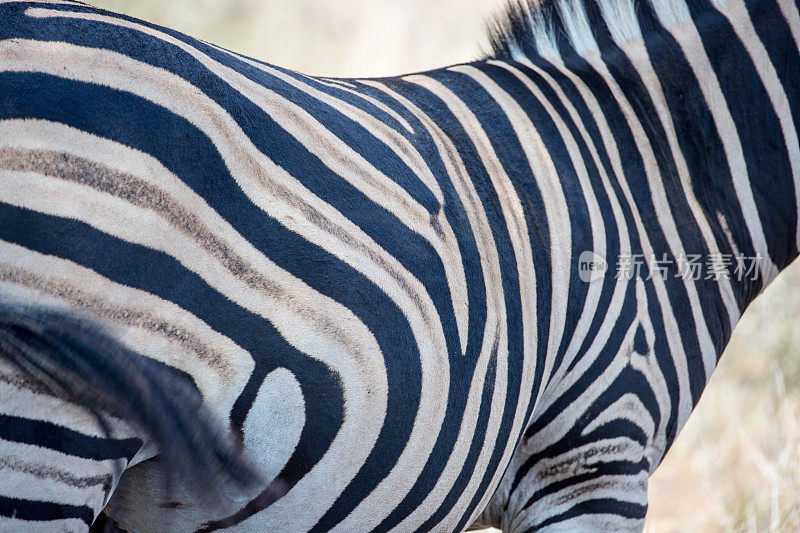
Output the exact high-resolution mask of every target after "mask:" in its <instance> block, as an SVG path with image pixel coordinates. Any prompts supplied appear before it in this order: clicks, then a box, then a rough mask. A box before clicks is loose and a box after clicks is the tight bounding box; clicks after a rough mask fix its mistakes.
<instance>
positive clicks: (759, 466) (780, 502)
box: [88, 0, 800, 533]
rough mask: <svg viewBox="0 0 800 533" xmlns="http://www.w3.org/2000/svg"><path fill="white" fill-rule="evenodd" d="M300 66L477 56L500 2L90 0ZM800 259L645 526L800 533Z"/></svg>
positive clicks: (679, 454)
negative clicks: (799, 263)
mask: <svg viewBox="0 0 800 533" xmlns="http://www.w3.org/2000/svg"><path fill="white" fill-rule="evenodd" d="M88 1H89V2H90V3H92V4H94V5H96V6H98V7H103V8H106V9H110V10H113V11H118V12H122V13H126V14H129V15H132V16H136V17H140V18H143V19H146V20H150V21H152V22H156V23H158V24H162V25H166V26H170V27H173V28H176V29H178V30H181V31H183V32H185V33H188V34H190V35H192V36H195V37H199V38H201V39H204V40H207V41H211V42H214V43H216V44H219V45H221V46H224V47H226V48H230V49H232V50H235V51H237V52H241V53H244V54H246V55H250V56H254V57H256V58H258V59H262V60H265V61H268V62H270V63H274V64H278V65H281V66H285V67H290V68H294V69H296V70H299V71H302V72H305V73H307V74H319V75H329V76H382V75H390V74H399V73H405V72H411V71H417V70H424V69H427V68H433V67H437V66H443V65H445V64H450V63H455V62H459V61H467V60H470V59H474V58H476V57H477V56H478V55H479V54H480V52H481V50H482V49H485V47H486V46H487V40H486V38H485V35H486V31H485V24H486V21H487V20H488V18H489V17H490V16H491V15H493V14H494V13H497V12H498V10H500V9H501V8H502V6H503V2H504V0H335V1H334V0H170V1H164V0H88ZM798 326H800V265H798V264H796V265H794V266H793V267H792V268H790V269H789V270H788V271H787V272H785V273H784V274H783V275H781V276H780V277H779V278H778V280H777V281H775V283H773V285H772V286H770V287H769V288H768V290H767V291H766V293H765V294H764V295H763V296H762V297H761V298H760V299H758V300H757V301H756V302H755V303H754V304H753V305H752V306H751V307H750V309H748V311H747V312H746V314H745V317H744V319H743V320H742V322H741V323H740V325H739V327H738V329H737V330H736V333H735V334H734V336H733V339H732V341H731V343H730V345H729V347H728V349H727V351H726V353H725V355H724V357H723V359H722V362H721V364H720V366H719V368H718V369H717V371H716V373H715V374H714V376H713V378H712V379H711V383H710V384H709V386H708V388H707V389H706V392H705V393H704V395H703V397H702V399H701V400H700V404H699V406H698V409H697V410H696V411H695V413H694V414H693V415H692V417H691V419H690V420H689V423H688V424H687V426H686V427H685V429H684V430H683V432H682V433H681V434H680V436H679V438H678V440H677V441H676V443H675V445H674V446H673V448H672V450H671V451H670V452H669V454H668V455H667V457H666V459H665V460H664V463H663V464H662V465H661V467H660V468H659V470H658V471H657V472H656V474H655V476H654V478H653V479H652V481H651V484H650V511H649V513H648V520H647V526H646V531H648V532H649V533H655V532H659V533H660V532H672V531H797V530H800V387H798V385H799V384H800V327H798Z"/></svg>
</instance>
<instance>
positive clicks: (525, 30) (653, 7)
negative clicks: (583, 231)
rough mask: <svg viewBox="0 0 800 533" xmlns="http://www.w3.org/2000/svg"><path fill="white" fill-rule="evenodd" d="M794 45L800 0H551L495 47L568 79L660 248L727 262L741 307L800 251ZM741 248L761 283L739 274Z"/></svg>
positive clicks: (504, 29) (799, 61)
mask: <svg viewBox="0 0 800 533" xmlns="http://www.w3.org/2000/svg"><path fill="white" fill-rule="evenodd" d="M798 39H800V15H798V8H797V5H796V4H795V3H794V2H793V0H728V1H726V0H710V1H699V2H695V1H692V2H685V1H684V0H653V1H652V2H643V1H642V2H635V1H634V0H597V2H584V1H582V0H553V1H545V2H544V3H543V4H542V5H541V6H540V7H538V8H531V12H530V14H529V16H521V14H520V13H511V14H510V15H509V20H508V21H506V22H505V23H501V25H500V29H499V30H498V31H497V32H496V33H495V35H494V36H493V40H494V42H493V46H494V51H495V56H496V57H497V58H502V59H505V60H514V61H518V62H520V63H523V64H526V65H528V66H530V67H531V68H533V69H534V70H535V69H539V70H543V71H546V72H553V73H554V76H562V77H563V76H566V78H567V80H566V81H562V82H561V84H562V85H565V86H566V85H569V86H570V87H569V89H566V88H565V91H566V92H569V91H570V90H573V91H575V92H576V93H579V96H578V98H580V99H582V100H584V101H585V104H586V106H588V111H587V113H588V114H589V115H592V118H591V120H592V121H594V122H595V123H597V124H598V125H599V126H600V127H601V129H602V127H603V124H600V122H603V121H605V123H607V125H608V128H607V135H608V136H611V137H613V140H614V142H613V143H611V144H612V145H615V146H610V145H609V143H608V142H606V143H605V144H606V146H601V147H600V148H601V151H602V148H606V151H607V152H608V153H609V157H610V158H611V159H612V163H613V155H614V154H613V153H612V152H614V151H615V150H616V151H618V153H619V158H620V164H619V165H618V168H616V169H615V174H616V178H617V179H618V180H622V181H624V182H625V183H626V185H627V186H628V187H629V188H630V190H631V194H632V196H633V197H634V203H635V204H636V208H637V209H638V210H639V212H640V214H641V217H642V220H643V224H645V225H647V224H648V222H649V223H650V224H649V227H648V228H647V229H648V232H649V233H651V234H655V233H658V232H662V233H663V234H664V236H665V238H664V239H663V242H664V243H665V244H664V246H662V247H661V248H659V246H657V245H654V251H655V252H657V253H659V252H661V251H663V252H673V253H674V252H675V249H676V246H677V247H678V248H680V249H682V250H683V251H684V252H686V253H698V254H701V255H703V256H704V259H705V258H708V257H709V256H715V255H719V256H721V259H722V260H723V261H725V262H726V264H729V269H730V273H731V276H732V277H733V278H734V279H733V280H732V281H731V283H732V285H733V290H734V293H735V295H736V299H737V304H738V306H739V307H740V309H743V308H744V307H745V306H746V305H747V304H748V303H749V302H750V301H751V300H752V299H753V298H754V297H755V296H756V295H757V294H759V293H760V291H761V290H762V289H763V288H764V287H765V286H766V284H767V283H769V282H770V281H771V280H772V279H773V278H774V277H775V276H776V275H777V273H778V272H779V271H780V270H781V269H782V268H784V267H785V266H787V265H788V264H789V263H791V262H792V260H794V258H795V257H797V254H798V240H799V238H800V233H798V206H800V186H798V184H799V183H800V148H799V147H798V140H797V130H796V125H797V124H800V67H799V66H798V65H800V55H798ZM581 86H583V87H584V88H585V89H584V90H582V87H581ZM587 95H588V96H587ZM568 97H569V96H568ZM591 99H594V100H596V105H594V108H593V107H592V102H590V101H589V100H591ZM581 105H583V104H581ZM576 107H579V106H576ZM599 113H602V115H603V117H602V119H601V120H600V121H598V120H597V119H598V118H599V117H598V114H599ZM601 133H602V132H601ZM612 166H613V165H612ZM644 191H648V194H644ZM637 192H638V193H640V194H639V195H638V196H637ZM653 214H655V216H651V215H653ZM670 219H671V220H672V221H670ZM671 233H672V234H674V235H673V236H672V237H670V234H671ZM656 240H658V239H656ZM670 240H672V241H673V242H672V243H671V244H670ZM678 241H681V242H678ZM678 245H679V246H678ZM737 256H738V257H740V258H747V259H748V260H750V259H752V262H754V263H755V264H757V267H758V268H757V273H756V274H757V275H756V276H755V279H751V277H749V276H748V277H747V279H738V278H739V275H738V274H737V273H736V272H735V267H736V263H737V259H736V258H737Z"/></svg>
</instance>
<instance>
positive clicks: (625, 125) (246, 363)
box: [0, 0, 800, 531]
mask: <svg viewBox="0 0 800 533" xmlns="http://www.w3.org/2000/svg"><path fill="white" fill-rule="evenodd" d="M517 11H518V12H515V11H514V9H512V10H511V14H510V15H509V19H508V20H507V21H506V22H505V23H503V24H502V25H501V27H500V29H499V30H498V31H497V32H496V34H495V43H494V44H495V46H494V48H495V54H494V55H492V56H491V57H488V58H486V59H485V60H482V61H478V62H474V63H470V64H464V65H456V66H452V67H448V68H444V69H439V70H435V71H431V72H426V73H421V74H414V75H408V76H402V77H397V78H385V79H364V80H361V79H358V80H340V79H330V78H319V77H316V78H315V77H309V76H304V75H301V74H298V73H295V72H292V71H289V70H286V69H282V68H279V67H274V66H271V65H267V64H264V63H261V62H258V61H254V60H251V59H249V58H246V57H242V56H239V55H237V54H234V53H231V52H228V51H225V50H222V49H220V48H218V47H216V46H213V45H211V44H208V43H204V42H201V41H197V40H194V39H191V38H188V37H186V36H183V35H181V34H178V33H176V32H174V31H172V30H168V29H164V28H160V27H157V26H155V25H152V24H149V23H145V22H142V21H138V20H135V19H132V18H130V17H126V16H122V15H116V14H112V13H108V12H105V11H102V10H98V9H94V8H91V7H89V6H86V5H83V4H79V3H75V2H71V1H2V2H0V306H2V305H10V304H13V305H15V306H18V308H22V309H48V310H51V312H54V313H64V314H65V316H66V315H67V314H69V315H70V316H71V315H72V314H73V313H74V314H76V316H80V317H86V319H87V320H91V321H93V322H95V323H98V324H101V325H102V326H104V327H105V328H108V332H109V333H108V334H109V335H110V337H111V338H113V339H115V340H114V341H113V342H118V343H120V345H122V346H124V347H125V348H126V349H128V350H131V351H132V352H135V354H138V355H139V356H141V357H142V358H143V359H144V360H147V361H155V362H157V363H158V365H161V367H163V370H153V372H154V373H158V372H170V373H171V374H170V375H173V374H174V375H175V376H176V377H175V379H176V380H185V381H186V382H187V383H191V384H192V387H194V388H196V390H197V391H199V393H200V395H201V396H202V398H203V400H204V403H205V405H206V406H207V409H208V413H209V414H208V416H209V418H210V420H212V421H215V422H216V423H217V424H218V425H220V426H221V427H224V428H229V429H230V430H231V431H232V432H233V434H234V435H235V436H236V439H237V440H239V441H241V444H242V448H243V450H244V456H245V457H246V458H248V459H249V460H250V461H251V462H252V463H253V464H254V466H255V467H256V470H257V471H258V472H259V473H260V474H261V476H262V477H263V479H262V483H261V484H259V485H257V486H255V487H252V486H242V485H241V484H239V483H235V482H234V481H230V482H229V483H227V482H220V486H218V487H216V488H217V491H218V492H219V496H221V497H219V498H218V499H219V501H217V502H216V503H215V505H209V504H208V502H207V501H206V500H204V499H203V498H202V495H199V494H198V493H197V491H196V490H192V487H191V486H186V485H187V484H185V483H184V484H183V485H181V484H178V485H176V486H169V485H168V484H167V477H166V476H165V473H164V472H165V470H168V467H169V464H168V463H166V464H165V462H166V459H163V460H159V457H165V458H166V457H170V456H169V455H168V454H166V453H165V452H164V449H165V448H166V449H167V450H169V447H170V441H169V440H168V439H160V440H159V439H158V438H155V437H154V436H153V435H149V434H147V433H146V432H143V431H142V429H141V427H140V426H141V424H139V425H137V424H135V423H131V422H130V421H128V420H126V418H125V417H124V416H122V415H119V416H117V415H118V413H116V412H115V411H114V410H111V412H110V413H106V414H103V415H102V416H100V417H98V416H93V415H92V413H91V412H88V411H87V410H86V409H84V408H82V407H81V405H79V404H80V402H75V401H67V400H66V399H64V397H63V395H62V396H59V395H58V394H55V393H54V391H52V390H48V389H47V387H44V386H43V385H42V383H40V381H42V380H41V376H40V375H39V374H40V373H41V372H39V373H37V372H36V371H34V372H32V373H31V371H30V369H27V370H28V371H27V372H26V368H20V365H19V364H14V363H13V360H10V359H9V360H5V359H3V360H0V361H2V364H3V367H2V370H3V372H2V376H3V378H2V380H0V388H2V392H0V414H2V417H3V418H2V419H0V420H2V422H0V446H1V447H2V450H0V461H1V462H0V479H1V480H3V483H0V517H2V518H0V527H5V525H7V526H8V527H9V528H19V529H26V528H31V529H35V528H37V527H52V526H53V524H57V525H58V527H62V528H65V529H69V530H85V529H87V528H88V526H89V525H90V524H91V523H92V521H93V520H94V518H95V517H96V516H97V513H99V511H100V510H101V509H103V508H104V507H105V506H106V504H107V508H106V509H107V513H108V515H109V516H110V517H111V518H112V519H113V520H115V521H116V522H117V523H119V524H120V525H121V526H122V527H124V528H126V529H129V530H131V531H157V530H163V529H164V528H165V527H166V528H168V529H175V530H182V531H184V530H185V531H196V530H203V531H213V530H219V529H228V528H234V529H239V530H243V531H247V530H253V531H262V530H266V531H327V530H331V529H334V530H337V531H372V530H376V531H388V530H397V531H411V530H414V531H417V530H419V531H457V530H462V529H464V528H466V527H468V526H469V525H470V524H473V523H475V524H476V525H481V524H485V525H494V526H496V527H502V528H503V529H504V530H506V531H527V530H534V529H535V530H539V529H548V530H574V529H620V530H622V529H632V530H635V529H639V528H641V526H642V523H643V520H644V515H645V511H646V506H647V479H648V477H649V475H650V474H651V473H652V472H653V471H654V470H655V468H656V467H657V466H658V464H659V462H660V461H661V459H662V457H663V455H664V453H666V450H667V449H668V447H669V445H670V444H671V443H672V442H673V440H674V438H675V436H676V435H677V432H678V431H679V430H680V428H681V427H682V426H683V424H684V423H685V422H686V420H687V418H688V416H689V414H690V412H691V410H692V408H693V406H694V405H695V404H696V402H697V401H698V399H699V396H700V394H701V392H702V390H703V387H704V386H705V383H706V382H707V380H708V378H709V377H710V374H711V372H712V370H713V368H714V366H715V365H716V362H717V359H718V357H719V355H720V354H721V353H722V350H723V348H724V346H725V344H726V342H727V340H728V338H729V336H730V333H731V331H732V328H733V326H734V325H735V323H736V321H737V320H738V318H739V316H740V313H741V311H742V310H743V308H744V307H745V306H746V305H747V304H748V303H749V302H750V301H751V300H752V299H753V298H754V297H755V296H756V295H757V294H758V293H759V292H760V291H761V289H762V288H763V287H764V286H765V285H766V284H767V283H769V281H771V279H773V278H774V276H775V275H777V273H778V271H779V270H780V269H781V268H783V267H784V266H786V265H788V264H789V262H791V260H793V259H794V258H795V257H796V255H797V248H798V224H797V221H798V214H797V213H798V198H800V196H799V195H800V187H798V185H797V183H798V180H800V146H798V143H797V130H796V128H795V124H797V123H798V114H800V83H798V81H800V80H798V78H800V61H798V57H800V52H799V51H798V40H800V16H798V7H797V4H796V2H795V1H794V0H777V1H773V0H748V1H747V2H744V1H742V0H730V1H728V2H725V1H723V0H718V1H716V2H711V3H708V2H700V3H696V4H695V3H694V2H692V3H689V4H685V3H684V2H683V1H680V0H669V1H665V2H658V1H656V0H654V1H653V4H652V5H651V4H646V3H635V4H634V3H631V2H630V1H627V0H600V1H599V2H598V3H597V4H595V3H583V2H581V1H580V0H563V1H561V2H560V3H557V4H555V3H554V4H544V5H543V6H542V7H540V8H539V9H538V10H534V9H533V8H528V7H522V6H521V5H520V7H518V8H517ZM587 253H588V254H589V256H588V257H591V258H607V259H608V261H609V263H610V264H611V263H612V262H613V260H614V258H619V257H630V256H637V257H638V256H642V257H644V258H645V259H644V261H643V263H642V264H641V265H639V266H640V267H641V269H640V271H638V272H637V273H636V275H633V276H631V277H630V278H626V277H625V276H616V275H614V272H613V271H608V272H606V274H605V275H598V276H591V277H590V278H589V279H583V278H582V272H581V270H580V261H579V260H578V258H579V257H584V254H587ZM695 255H699V256H701V257H703V258H706V257H722V256H732V257H735V256H741V257H756V258H758V261H757V262H756V263H755V268H756V270H755V272H754V275H752V276H749V277H746V278H745V279H734V278H732V277H730V276H725V275H722V273H727V274H730V273H731V272H732V271H733V270H734V265H728V264H722V265H721V266H720V265H719V264H717V263H715V268H716V269H717V270H716V271H715V272H710V273H708V275H706V272H704V273H703V274H704V275H703V276H701V277H700V279H697V280H693V279H686V277H680V276H675V275H672V274H673V270H671V269H670V268H671V267H667V270H666V271H665V272H664V273H663V275H659V274H658V272H659V265H657V264H655V260H654V259H653V258H662V257H665V258H667V259H669V258H672V259H673V260H674V263H675V265H674V266H675V267H677V263H678V261H677V258H681V257H687V256H695ZM665 263H666V261H665ZM723 271H724V272H723ZM19 306H21V307H19ZM0 311H2V309H0ZM14 316H16V315H14ZM47 316H50V315H47ZM43 320H44V319H43ZM3 324H4V322H3V314H2V313H0V325H3ZM15 324H16V323H12V326H13V328H11V329H7V330H0V333H1V332H2V331H6V333H7V334H8V335H10V337H11V338H17V337H16V336H18V335H19V330H20V326H19V325H18V324H17V325H15ZM14 328H16V329H14ZM26 331H28V330H26ZM30 331H34V332H35V331H39V330H36V329H35V328H34V329H31V330H30ZM43 331H44V330H43ZM15 335H16V336H15ZM0 338H2V335H0ZM76 342H77V341H76ZM109 342H112V341H111V340H109ZM3 346H4V345H2V344H0V348H2V347H3ZM115 353H116V352H115ZM130 357H131V358H134V359H135V356H134V355H131V356H130ZM131 360H133V359H131ZM137 364H139V363H137ZM148 364H149V363H148ZM161 367H159V368H161ZM148 368H149V367H148ZM37 377H38V378H39V379H38V380H37V379H35V378H37ZM44 381H45V385H46V384H47V382H46V381H47V380H44ZM158 383H161V382H158ZM159 386H161V385H159ZM164 386H166V385H164ZM118 389H119V387H118ZM115 390H117V389H115ZM123 391H124V389H123ZM103 405H105V404H103ZM104 411H105V409H104ZM98 420H104V421H105V423H104V424H100V423H99V422H98ZM185 423H186V424H189V422H185ZM46 434H56V435H61V436H62V438H45V437H44V435H46ZM201 436H202V435H201ZM156 445H160V448H159V447H158V446H156ZM159 451H160V452H161V453H160V455H159ZM120 465H121V466H122V467H124V468H125V469H126V470H125V472H124V474H123V475H122V476H121V477H120ZM197 466H199V467H203V463H199V464H198V465H197ZM221 479H222V478H221ZM225 479H227V478H225ZM46 520H50V522H47V521H46Z"/></svg>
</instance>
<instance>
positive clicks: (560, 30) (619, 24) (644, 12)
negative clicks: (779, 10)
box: [489, 0, 731, 60]
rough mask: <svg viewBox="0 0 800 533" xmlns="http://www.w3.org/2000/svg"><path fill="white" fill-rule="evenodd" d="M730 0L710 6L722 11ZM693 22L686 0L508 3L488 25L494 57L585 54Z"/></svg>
mask: <svg viewBox="0 0 800 533" xmlns="http://www.w3.org/2000/svg"><path fill="white" fill-rule="evenodd" d="M690 1H691V0H690ZM729 1H731V0H712V4H713V5H714V6H715V7H717V8H721V7H722V6H723V5H724V4H726V3H727V2H729ZM690 19H691V15H690V11H689V7H688V4H687V2H686V1H684V0H538V1H537V0H509V4H508V7H507V8H506V10H505V12H504V13H503V14H502V15H500V16H499V17H497V18H495V19H494V21H492V22H491V23H490V36H489V40H490V46H491V54H490V56H491V57H493V58H497V59H517V60H519V59H525V58H527V59H530V58H532V57H535V56H540V57H543V58H545V59H552V58H557V57H562V56H563V55H567V54H570V53H577V54H578V55H581V56H584V55H587V54H591V53H593V52H597V51H599V50H600V49H601V48H602V46H603V44H604V43H605V42H608V41H612V42H614V43H615V44H617V45H621V44H622V43H624V42H626V41H630V40H634V39H640V38H641V37H642V35H643V34H644V33H646V32H647V31H648V30H649V29H650V28H652V27H653V26H655V25H660V26H663V27H666V28H669V27H673V26H676V25H678V24H681V23H683V22H686V21H689V20H690Z"/></svg>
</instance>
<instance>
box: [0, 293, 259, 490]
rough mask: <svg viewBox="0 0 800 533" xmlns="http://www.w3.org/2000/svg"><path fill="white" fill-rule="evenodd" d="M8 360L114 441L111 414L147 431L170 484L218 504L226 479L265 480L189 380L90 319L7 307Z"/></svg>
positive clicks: (2, 331) (2, 308)
mask: <svg viewBox="0 0 800 533" xmlns="http://www.w3.org/2000/svg"><path fill="white" fill-rule="evenodd" d="M0 358H3V359H6V360H8V361H9V362H11V363H12V364H13V365H14V366H15V367H17V368H19V369H20V370H21V371H22V372H23V373H24V374H25V375H27V376H28V377H29V378H30V379H32V380H33V381H34V382H35V383H36V384H37V385H41V386H43V387H45V388H46V389H47V390H48V392H49V393H51V394H53V395H55V396H58V397H60V398H62V399H64V400H66V401H69V402H71V403H74V404H76V405H79V406H81V407H84V408H86V409H87V410H89V411H90V412H91V413H92V414H93V415H94V417H95V418H96V420H97V422H98V424H99V425H100V427H101V428H102V429H103V431H104V433H106V436H108V437H110V435H108V433H109V431H108V429H107V428H108V424H107V423H106V421H105V419H104V416H105V415H107V414H110V415H112V416H115V417H118V418H119V419H122V420H124V421H126V422H128V423H130V424H131V425H132V426H133V427H134V428H136V429H137V430H138V431H141V432H142V436H146V437H148V438H149V439H151V441H152V442H153V443H154V444H156V445H157V447H158V450H159V456H160V464H162V465H163V468H164V470H165V474H166V478H167V480H168V486H169V485H170V484H171V486H174V484H175V483H176V481H177V480H180V483H181V485H182V486H185V487H187V488H189V489H190V490H193V491H198V492H199V493H200V494H201V495H202V496H203V497H204V498H206V499H208V500H213V499H214V498H216V497H219V496H221V494H220V493H219V491H220V487H221V486H223V484H220V479H227V480H228V481H230V482H232V483H233V485H234V486H240V487H252V486H254V485H255V484H257V483H258V481H260V479H259V476H258V474H257V473H256V471H255V470H254V469H253V468H252V466H251V465H250V464H249V463H248V462H247V461H246V460H245V458H244V457H243V456H242V455H241V453H240V448H241V447H239V446H235V445H234V443H233V441H232V440H231V439H230V438H229V435H228V432H227V431H226V430H225V429H224V428H223V427H221V425H220V424H219V423H218V422H217V421H216V420H214V419H213V417H212V416H211V414H210V412H209V410H208V409H207V408H206V407H205V405H204V404H203V400H202V397H201V395H200V393H199V391H198V390H197V388H196V386H195V385H194V383H192V382H191V381H190V379H189V378H188V377H187V376H185V375H182V374H181V373H179V372H177V371H176V370H174V369H171V368H170V367H168V366H166V365H163V364H161V363H159V362H157V361H155V360H153V359H149V358H147V357H143V356H141V355H139V354H137V353H136V352H134V351H132V350H130V349H129V348H127V347H125V346H124V345H122V344H121V343H120V342H119V341H117V340H115V339H114V338H113V337H112V335H111V334H110V333H109V332H108V331H107V330H106V329H105V328H103V327H102V326H100V325H98V324H96V323H94V322H92V321H91V320H89V319H87V318H85V317H82V316H79V315H77V314H76V313H74V312H65V311H53V310H47V309H41V308H33V307H27V306H21V305H16V304H9V303H3V302H0ZM122 467H124V465H120V471H119V472H118V473H117V475H119V474H121V471H122ZM220 476H222V477H220Z"/></svg>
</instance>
